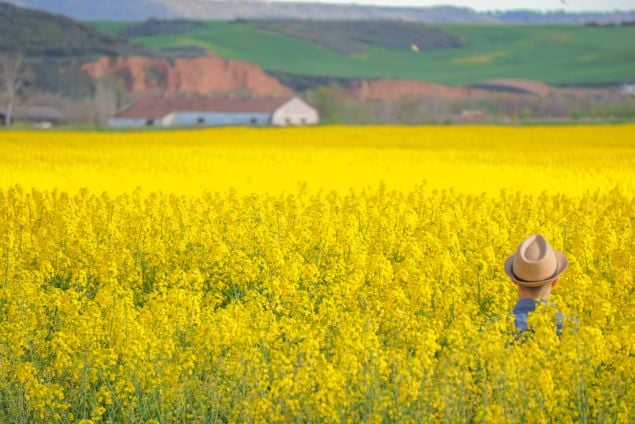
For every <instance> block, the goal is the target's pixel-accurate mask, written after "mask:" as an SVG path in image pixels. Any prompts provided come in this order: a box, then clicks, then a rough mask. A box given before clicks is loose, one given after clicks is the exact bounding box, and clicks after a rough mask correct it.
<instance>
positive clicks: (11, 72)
mask: <svg viewBox="0 0 635 424" xmlns="http://www.w3.org/2000/svg"><path fill="white" fill-rule="evenodd" d="M23 74H24V58H23V57H22V55H21V54H20V53H7V54H5V55H4V56H2V59H1V60H0V84H1V86H2V90H3V91H4V97H5V101H6V108H5V111H4V112H5V113H4V125H5V126H7V127H8V126H9V125H11V118H12V116H13V105H14V103H15V99H16V97H17V95H18V92H19V91H20V88H22V85H23V84H24V75H23Z"/></svg>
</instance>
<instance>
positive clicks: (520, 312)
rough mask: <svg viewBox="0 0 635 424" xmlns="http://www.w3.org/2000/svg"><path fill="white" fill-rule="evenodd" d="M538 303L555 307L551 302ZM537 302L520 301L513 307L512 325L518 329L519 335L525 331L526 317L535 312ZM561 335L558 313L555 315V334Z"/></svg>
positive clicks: (529, 300) (560, 322)
mask: <svg viewBox="0 0 635 424" xmlns="http://www.w3.org/2000/svg"><path fill="white" fill-rule="evenodd" d="M540 303H549V304H550V305H552V306H555V305H554V304H553V303H551V302H546V301H544V300H542V301H540ZM537 304H538V301H536V300H534V299H520V300H519V301H518V302H517V303H516V306H514V325H515V326H516V328H517V329H518V331H519V332H520V333H522V332H524V331H526V330H527V315H529V313H530V312H534V311H535V310H536V305H537ZM561 333H562V313H561V312H560V311H558V313H557V314H556V334H558V336H559V335H560V334H561Z"/></svg>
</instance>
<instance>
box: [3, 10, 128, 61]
mask: <svg viewBox="0 0 635 424" xmlns="http://www.w3.org/2000/svg"><path fill="white" fill-rule="evenodd" d="M0 28H2V36H1V37H0V52H8V51H18V52H20V53H22V54H24V55H25V56H56V57H60V56H84V55H97V54H123V53H127V52H131V51H132V48H131V47H130V46H129V45H128V44H127V43H126V41H125V40H123V39H120V38H119V37H115V36H113V35H108V34H105V33H102V32H100V31H97V30H96V29H95V28H93V27H91V26H90V25H86V24H83V23H81V22H77V21H74V20H72V19H69V18H66V17H64V16H60V15H53V14H50V13H46V12H40V11H36V10H30V9H23V8H20V7H16V6H13V5H10V4H5V3H0Z"/></svg>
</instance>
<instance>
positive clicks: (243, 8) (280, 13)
mask: <svg viewBox="0 0 635 424" xmlns="http://www.w3.org/2000/svg"><path fill="white" fill-rule="evenodd" d="M11 2H12V3H15V4H19V5H22V6H26V7H31V8H35V9H41V10H46V11H49V12H54V13H61V14H64V15H66V16H70V17H73V18H75V19H80V20H122V19H125V20H136V21H139V20H146V19H149V18H153V17H154V18H172V19H176V18H191V19H203V20H221V21H230V20H235V19H256V20H262V19H302V20H402V21H411V22H430V23H567V24H572V23H583V22H598V23H608V22H622V21H632V20H635V12H633V11H630V12H614V13H564V12H554V13H540V12H532V11H505V12H495V13H479V12H476V11H474V10H472V9H469V8H460V7H448V6H439V7H380V6H367V5H358V4H328V3H323V2H322V3H321V2H316V3H292V2H284V3H282V2H280V3H279V2H269V1H265V0H260V1H259V0H251V1H236V0H233V1H225V0H216V1H214V0H205V1H201V0H134V1H130V0H107V1H87V0H12V1H11Z"/></svg>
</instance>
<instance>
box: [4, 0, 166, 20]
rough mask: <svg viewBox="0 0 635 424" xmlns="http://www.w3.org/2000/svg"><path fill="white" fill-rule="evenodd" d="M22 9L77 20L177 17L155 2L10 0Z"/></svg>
mask: <svg viewBox="0 0 635 424" xmlns="http://www.w3.org/2000/svg"><path fill="white" fill-rule="evenodd" d="M7 2H8V3H13V4H15V5H19V6H22V7H28V8H31V9H39V10H44V11H47V12H50V13H58V14H61V15H65V16H68V17H70V18H73V19H77V20H101V19H104V20H120V19H127V20H144V19H150V18H153V17H154V18H169V17H175V16H176V15H175V14H173V12H172V11H171V10H170V9H169V8H168V7H166V6H163V5H161V4H159V3H157V2H156V1H154V0H103V1H95V0H8V1H7Z"/></svg>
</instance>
